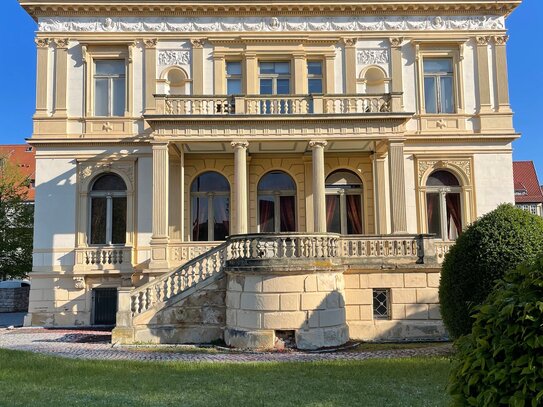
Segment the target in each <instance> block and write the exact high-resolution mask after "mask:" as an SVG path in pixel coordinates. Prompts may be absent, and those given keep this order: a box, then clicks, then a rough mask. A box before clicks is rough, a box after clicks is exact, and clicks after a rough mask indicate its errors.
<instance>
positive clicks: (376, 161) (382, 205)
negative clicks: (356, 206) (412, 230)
mask: <svg viewBox="0 0 543 407" xmlns="http://www.w3.org/2000/svg"><path fill="white" fill-rule="evenodd" d="M371 158H372V160H373V194H374V197H375V233H377V234H379V235H385V234H387V233H388V227H387V224H388V219H387V203H386V184H387V182H386V151H385V152H379V151H376V152H375V153H374V154H372V156H371Z"/></svg>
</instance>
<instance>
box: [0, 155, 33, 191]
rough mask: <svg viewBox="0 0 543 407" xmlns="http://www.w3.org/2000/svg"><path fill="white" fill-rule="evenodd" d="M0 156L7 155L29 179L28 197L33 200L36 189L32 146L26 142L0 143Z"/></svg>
mask: <svg viewBox="0 0 543 407" xmlns="http://www.w3.org/2000/svg"><path fill="white" fill-rule="evenodd" d="M0 156H2V157H4V156H5V157H7V158H8V159H9V161H10V162H11V163H13V164H15V165H17V167H18V168H19V170H20V171H21V173H22V174H23V175H24V176H27V177H29V178H30V180H31V186H30V188H29V189H28V199H29V200H30V201H34V197H35V195H36V190H35V187H34V180H35V179H36V175H35V174H36V152H35V150H34V147H32V146H30V145H28V144H3V145H2V144H0Z"/></svg>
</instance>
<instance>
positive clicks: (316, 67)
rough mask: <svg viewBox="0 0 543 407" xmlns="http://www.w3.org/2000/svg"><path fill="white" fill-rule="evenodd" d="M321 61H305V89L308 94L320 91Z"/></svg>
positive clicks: (321, 78) (321, 87)
mask: <svg viewBox="0 0 543 407" xmlns="http://www.w3.org/2000/svg"><path fill="white" fill-rule="evenodd" d="M322 81H323V77H322V61H307V89H308V92H309V93H310V94H313V93H322V89H323V86H322Z"/></svg>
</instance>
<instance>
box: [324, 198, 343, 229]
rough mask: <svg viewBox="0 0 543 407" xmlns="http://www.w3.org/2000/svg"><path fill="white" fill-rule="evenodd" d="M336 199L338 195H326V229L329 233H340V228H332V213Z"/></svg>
mask: <svg viewBox="0 0 543 407" xmlns="http://www.w3.org/2000/svg"><path fill="white" fill-rule="evenodd" d="M338 201H339V195H326V230H327V231H328V232H331V233H341V230H333V221H334V215H335V213H336V208H337V203H338Z"/></svg>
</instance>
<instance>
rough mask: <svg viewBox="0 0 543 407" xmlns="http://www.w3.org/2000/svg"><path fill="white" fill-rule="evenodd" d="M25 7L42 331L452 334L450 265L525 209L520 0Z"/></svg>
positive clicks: (316, 337) (189, 336) (306, 342)
mask: <svg viewBox="0 0 543 407" xmlns="http://www.w3.org/2000/svg"><path fill="white" fill-rule="evenodd" d="M20 3H21V5H22V6H23V7H24V8H25V9H26V10H27V11H28V12H29V14H30V15H32V16H33V18H34V19H35V20H36V22H37V25H38V30H37V34H36V44H37V61H38V62H37V64H38V69H37V99H36V114H35V116H34V133H33V135H32V138H31V139H30V140H29V142H30V143H31V144H32V145H33V146H35V148H36V163H37V165H36V167H37V168H36V225H35V243H34V267H33V272H32V290H31V296H30V311H29V316H28V317H27V320H26V323H27V324H28V325H48V326H73V325H92V324H94V325H102V324H116V328H115V330H114V335H113V336H114V341H118V342H133V341H139V342H169V343H179V342H208V341H213V340H218V339H224V340H225V341H226V343H227V344H229V345H232V346H240V347H273V346H274V345H275V344H276V342H277V341H278V340H281V338H284V337H289V336H293V337H294V338H295V340H296V343H297V345H298V346H299V347H301V348H316V347H323V346H333V345H338V344H342V343H344V342H345V341H347V340H348V339H349V338H352V339H367V340H378V339H398V338H419V339H420V338H427V339H428V338H434V339H435V338H441V337H444V336H446V332H445V330H444V328H443V325H442V322H441V319H440V313H439V304H438V286H439V272H440V263H441V262H442V260H443V256H444V255H445V253H446V252H447V250H448V247H450V245H451V244H452V242H454V240H455V238H456V237H457V236H458V235H459V234H460V233H461V231H462V229H463V228H465V227H466V226H467V225H468V224H470V222H472V221H473V220H475V219H476V218H477V217H479V216H481V215H483V214H485V213H487V212H488V211H491V210H492V209H494V208H495V207H496V206H497V205H498V204H500V203H502V202H511V203H512V202H514V193H513V191H514V187H513V170H512V151H511V143H512V142H513V141H514V140H515V139H516V138H518V134H517V133H516V132H515V130H514V128H513V124H512V111H511V108H510V105H509V94H508V79H507V64H506V42H507V38H508V37H507V35H506V28H505V20H506V17H507V15H508V14H509V13H510V12H511V11H512V10H513V9H514V8H515V7H516V6H517V5H518V4H519V3H520V1H517V0H480V1H465V0H457V1H455V2H454V3H453V2H448V1H441V0H434V1H404V0H382V1H379V2H375V1H373V2H370V1H356V2H355V1H350V0H342V1H335V0H334V1H332V0H331V1H305V0H299V1H286V0H285V1H278V2H273V3H269V2H262V1H251V2H242V1H222V2H221V1H215V0H209V1H206V2H200V1H169V0H156V1H150V0H148V1H141V2H134V1H125V2H122V1H106V0H102V1H94V2H92V3H91V4H88V3H87V2H84V1H77V0H72V1H60V2H59V1H55V2H53V1H47V0H20ZM278 338H279V339H278Z"/></svg>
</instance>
